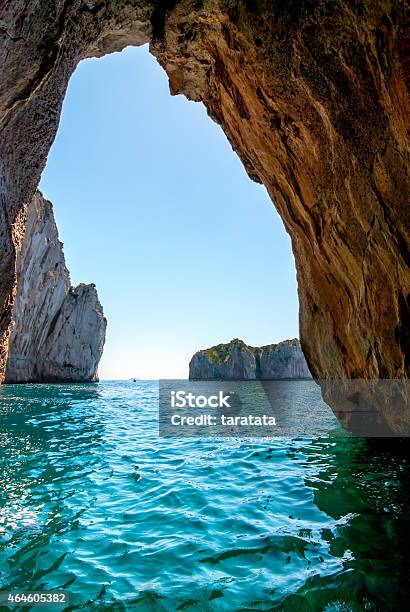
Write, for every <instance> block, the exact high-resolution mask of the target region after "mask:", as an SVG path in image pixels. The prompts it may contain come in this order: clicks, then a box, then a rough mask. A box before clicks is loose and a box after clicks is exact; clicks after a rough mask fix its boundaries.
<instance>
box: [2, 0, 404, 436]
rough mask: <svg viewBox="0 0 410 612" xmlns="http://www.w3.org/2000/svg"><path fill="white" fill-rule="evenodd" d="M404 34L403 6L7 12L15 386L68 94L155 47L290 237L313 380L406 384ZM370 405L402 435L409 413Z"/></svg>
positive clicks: (5, 140)
mask: <svg viewBox="0 0 410 612" xmlns="http://www.w3.org/2000/svg"><path fill="white" fill-rule="evenodd" d="M406 23H407V3H406V1H405V0H397V1H395V2H391V1H390V0H377V1H375V0H360V1H356V0H340V1H338V2H334V1H333V0H323V1H317V2H312V1H308V0H300V1H298V2H283V1H282V0H270V1H268V2H267V1H266V0H179V1H176V0H168V1H166V2H165V1H164V2H159V1H155V2H154V1H153V0H70V2H68V0H60V1H59V2H57V1H56V0H50V1H48V2H26V0H15V1H13V2H3V3H0V65H1V72H0V227H1V231H0V382H1V379H2V377H3V376H4V371H5V359H6V354H7V342H8V336H9V332H10V323H11V317H12V308H13V300H14V295H15V286H16V268H15V260H16V256H17V253H18V250H19V245H20V241H21V238H22V236H23V233H24V232H23V230H24V209H25V206H26V205H27V203H28V202H29V201H30V200H31V198H32V197H33V195H34V192H35V189H36V187H37V185H38V182H39V179H40V175H41V172H42V170H43V169H44V166H45V163H46V158H47V154H48V151H49V148H50V146H51V143H52V142H53V140H54V137H55V134H56V131H57V127H58V122H59V117H60V111H61V106H62V102H63V99H64V95H65V92H66V88H67V84H68V81H69V79H70V76H71V75H72V73H73V71H74V70H75V68H76V66H77V64H78V63H79V62H80V61H81V60H83V59H84V58H89V57H101V56H103V55H105V54H107V53H111V52H114V51H119V50H121V49H123V48H124V47H125V46H127V45H135V46H138V45H142V44H145V43H148V42H149V43H150V50H151V52H152V53H153V54H154V55H155V57H156V58H157V59H158V61H159V63H160V64H161V65H162V66H163V68H164V69H165V71H166V73H167V74H168V77H169V83H170V90H171V93H172V94H184V95H185V96H187V97H188V98H189V99H191V100H196V101H202V102H203V103H204V104H205V106H206V108H207V111H208V113H209V115H210V116H211V117H212V119H214V120H215V121H216V122H217V123H219V124H220V125H221V127H222V129H223V130H224V132H225V134H226V136H227V138H228V140H229V142H230V143H231V145H232V147H233V149H234V150H235V151H236V152H237V154H238V155H239V157H240V159H241V160H242V162H243V164H244V167H245V168H246V170H247V172H248V174H249V176H250V177H251V178H252V179H253V180H255V181H259V182H261V183H263V184H264V185H265V186H266V188H267V191H268V193H269V195H270V197H271V199H272V201H273V203H274V204H275V206H276V208H277V210H278V212H279V214H280V215H281V217H282V219H283V222H284V225H285V228H286V231H287V232H288V233H289V235H290V237H291V240H292V248H293V253H294V256H295V263H296V269H297V277H298V292H299V303H300V317H299V319H300V338H301V344H302V347H303V352H304V355H305V357H306V359H307V362H308V364H309V368H310V370H311V372H312V374H313V376H314V377H315V378H316V379H321V380H329V379H351V378H352V379H358V378H361V379H378V378H383V379H401V380H404V379H408V377H409V374H410V359H409V355H410V299H409V295H410V273H409V264H410V228H409V219H410V212H409V206H410V197H409V191H410V190H409V172H408V156H407V151H408V136H407V127H408V125H407V124H408V117H409V115H410V112H409V96H408V83H409V64H408V48H409V34H408V28H407V27H406ZM142 146H143V145H142ZM115 214H116V213H115V210H113V215H115ZM204 239H205V241H206V237H204ZM243 246H244V245H239V246H238V248H243ZM255 265H257V262H255ZM275 265H277V264H276V262H272V277H273V276H274V270H275ZM267 282H271V279H267ZM325 395H326V400H327V401H328V402H329V403H330V404H331V405H332V407H333V408H334V409H335V411H337V410H338V405H337V404H338V400H337V399H336V400H335V399H334V398H332V396H331V394H329V392H328V391H325ZM373 401H374V402H376V403H378V402H381V403H380V415H381V418H384V419H385V420H386V422H387V423H388V424H389V425H390V426H391V428H392V430H396V418H395V415H396V414H397V410H399V408H397V407H396V406H394V407H392V405H391V402H390V399H389V398H386V397H384V398H381V397H380V394H378V393H376V394H375V395H374V396H373ZM406 401H408V397H407V400H405V402H406ZM404 408H406V405H405V404H404ZM403 413H404V412H403ZM407 414H409V412H408V409H407ZM345 418H346V419H349V416H346V417H345ZM407 419H408V422H409V425H410V417H407Z"/></svg>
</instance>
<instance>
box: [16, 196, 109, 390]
mask: <svg viewBox="0 0 410 612" xmlns="http://www.w3.org/2000/svg"><path fill="white" fill-rule="evenodd" d="M17 279H18V280H17V293H16V297H15V300H14V307H13V327H12V332H11V337H10V342H9V351H8V357H7V365H6V382H9V383H12V382H28V381H31V382H33V381H34V382H43V381H51V382H57V381H83V382H85V381H94V380H97V367H98V363H99V361H100V358H101V354H102V350H103V346H104V340H105V329H106V320H105V318H104V316H103V311H102V307H101V304H100V302H99V301H98V295H97V291H96V289H95V287H94V285H84V284H81V285H79V286H78V287H75V288H73V287H71V283H70V276H69V272H68V270H67V268H66V265H65V259H64V253H63V249H62V244H61V242H60V241H59V239H58V231H57V227H56V224H55V220H54V214H53V208H52V205H51V203H50V202H48V201H47V200H46V199H45V198H43V196H42V195H41V194H40V193H39V192H37V193H36V194H35V196H34V198H33V199H32V201H31V203H30V205H29V206H28V210H27V221H26V232H25V236H24V240H23V244H22V248H21V251H20V254H19V257H18V260H17Z"/></svg>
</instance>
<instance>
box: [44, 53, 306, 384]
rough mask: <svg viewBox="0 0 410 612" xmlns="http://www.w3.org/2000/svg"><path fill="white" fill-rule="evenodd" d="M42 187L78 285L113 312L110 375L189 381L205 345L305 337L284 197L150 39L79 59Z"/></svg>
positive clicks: (105, 363)
mask: <svg viewBox="0 0 410 612" xmlns="http://www.w3.org/2000/svg"><path fill="white" fill-rule="evenodd" d="M40 188H41V190H42V191H43V193H44V195H45V196H46V197H47V198H48V199H50V200H51V201H52V202H53V204H54V210H55V215H56V219H57V225H58V227H59V230H60V239H61V240H62V241H63V242H64V251H65V255H66V260H67V265H68V267H69V269H70V272H71V278H72V282H73V284H78V283H80V282H86V283H90V282H94V283H95V284H96V286H97V289H98V292H99V296H100V300H101V302H102V304H103V307H104V313H105V315H106V316H107V318H108V330H107V342H106V347H105V351H104V356H103V358H102V360H101V364H100V369H99V371H100V377H101V378H102V379H116V378H129V377H131V376H137V377H140V378H160V377H162V378H173V377H175V378H176V377H181V378H184V377H186V376H187V375H188V363H189V359H190V357H191V355H192V354H193V353H194V352H195V351H196V350H198V349H200V348H205V347H208V346H211V345H214V344H217V343H219V342H226V341H229V340H231V339H232V338H235V337H239V338H242V339H243V340H245V342H247V343H249V344H252V345H255V346H257V345H261V344H269V343H271V342H278V341H280V340H283V339H285V338H293V337H296V336H298V301H297V293H296V278H295V267H294V261H293V255H292V252H291V246H290V240H289V237H288V236H287V234H286V232H285V230H284V227H283V225H282V222H281V220H280V218H279V216H278V214H277V212H276V210H275V208H274V206H273V205H272V203H271V202H270V200H269V197H268V195H267V194H266V191H265V189H264V188H263V187H262V186H261V185H257V184H256V183H253V182H252V181H251V180H250V179H249V178H248V176H247V174H246V172H245V170H244V169H243V167H242V165H241V162H240V161H239V159H238V157H237V156H236V154H235V153H234V152H233V151H232V149H231V147H230V145H229V143H228V141H227V139H226V137H225V135H224V134H223V132H222V130H221V128H220V127H219V126H218V125H216V124H215V123H213V122H212V120H211V119H209V117H208V116H207V114H206V111H205V108H204V106H203V105H202V104H198V103H194V102H188V101H187V100H186V99H185V98H184V97H183V96H175V97H171V96H170V95H169V90H168V81H167V77H166V75H165V73H164V71H163V70H162V68H161V67H160V66H159V65H158V64H157V62H156V61H155V59H154V58H153V57H152V56H151V55H150V54H149V52H148V48H147V47H142V48H139V49H135V48H128V49H126V50H125V51H123V52H122V53H115V54H113V55H110V56H107V57H104V58H102V59H91V60H86V61H84V62H82V63H81V64H80V66H79V67H78V69H77V71H76V72H75V74H74V75H73V77H72V79H71V81H70V85H69V88H68V93H67V97H66V100H65V103H64V108H63V113H62V119H61V124H60V128H59V131H58V134H57V138H56V141H55V143H54V145H53V147H52V150H51V152H50V155H49V159H48V163H47V168H46V170H45V171H44V174H43V177H42V181H41V185H40Z"/></svg>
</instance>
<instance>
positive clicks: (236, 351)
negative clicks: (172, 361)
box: [189, 338, 311, 380]
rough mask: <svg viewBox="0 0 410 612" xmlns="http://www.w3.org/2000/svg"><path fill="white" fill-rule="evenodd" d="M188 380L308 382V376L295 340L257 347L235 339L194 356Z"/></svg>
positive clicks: (303, 359) (308, 373)
mask: <svg viewBox="0 0 410 612" xmlns="http://www.w3.org/2000/svg"><path fill="white" fill-rule="evenodd" d="M189 378H190V379H191V380H218V379H222V380H255V379H256V380H277V379H283V378H311V374H310V372H309V368H308V366H307V363H306V360H305V358H304V356H303V353H302V349H301V347H300V342H299V340H297V339H296V338H295V339H294V340H284V341H283V342H279V344H268V345H267V346H261V347H253V346H248V345H247V344H245V342H243V341H242V340H238V339H235V340H231V342H229V343H228V344H218V345H217V346H213V347H211V348H209V349H204V350H202V351H198V352H197V353H195V355H194V356H193V357H192V359H191V361H190V364H189Z"/></svg>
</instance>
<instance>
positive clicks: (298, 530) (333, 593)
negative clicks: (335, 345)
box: [0, 381, 410, 612]
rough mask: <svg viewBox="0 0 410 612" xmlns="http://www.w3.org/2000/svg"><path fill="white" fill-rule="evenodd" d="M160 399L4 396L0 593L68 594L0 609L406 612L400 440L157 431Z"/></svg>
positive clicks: (114, 389)
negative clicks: (52, 602) (53, 602)
mask: <svg viewBox="0 0 410 612" xmlns="http://www.w3.org/2000/svg"><path fill="white" fill-rule="evenodd" d="M158 389H159V386H158V381H136V382H131V381H120V382H119V381H114V382H100V383H97V384H82V385H79V384H70V385H35V384H32V385H5V386H1V387H0V591H1V592H2V593H3V594H4V593H8V592H10V591H12V592H13V593H21V592H33V591H35V592H40V591H53V592H60V591H62V592H65V593H67V597H66V600H65V602H64V603H62V604H61V605H60V604H59V605H57V606H54V607H45V606H43V607H42V606H41V605H35V606H34V605H32V604H30V603H27V604H26V605H24V606H23V607H21V606H17V605H16V606H15V605H14V604H13V603H8V604H3V606H2V607H1V609H4V610H7V609H11V610H14V609H16V610H22V609H25V610H37V611H40V610H42V609H44V610H49V611H50V610H53V609H54V610H85V611H87V610H90V611H91V610H104V611H105V610H106V611H111V610H112V611H116V610H119V611H120V610H121V611H122V610H124V611H126V610H136V611H137V610H138V611H144V612H146V611H151V610H152V611H155V612H157V611H164V612H165V611H167V612H168V611H173V612H174V611H179V610H184V611H186V612H189V611H215V612H219V611H229V612H239V611H241V612H245V611H250V610H265V611H267V610H279V611H284V612H291V611H292V612H293V611H295V612H304V611H305V610H306V611H309V612H312V611H313V612H316V611H320V612H322V611H323V612H355V611H362V610H363V611H373V610H375V611H382V612H386V611H389V610H392V611H396V610H407V609H408V601H409V600H408V585H409V578H410V572H409V533H410V520H409V518H410V513H409V488H410V487H409V469H408V467H409V466H408V446H407V444H406V441H405V440H400V439H393V440H388V439H386V440H383V439H364V438H353V437H349V436H340V435H336V433H335V435H332V434H331V435H316V436H311V437H305V436H296V437H295V436H293V437H292V436H286V437H283V436H279V437H278V436H277V437H272V438H269V437H264V438H241V437H224V438H207V437H180V438H179V437H159V432H158V397H159V390H158ZM308 401H309V398H306V403H308ZM298 409H300V406H299V408H298ZM3 596H4V595H3Z"/></svg>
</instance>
